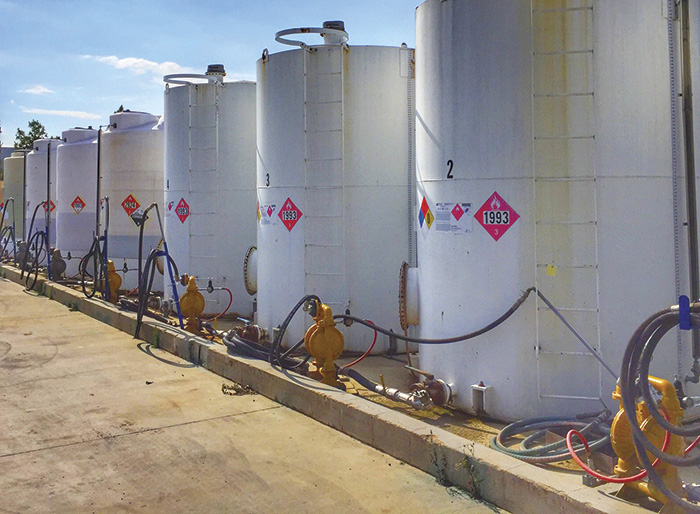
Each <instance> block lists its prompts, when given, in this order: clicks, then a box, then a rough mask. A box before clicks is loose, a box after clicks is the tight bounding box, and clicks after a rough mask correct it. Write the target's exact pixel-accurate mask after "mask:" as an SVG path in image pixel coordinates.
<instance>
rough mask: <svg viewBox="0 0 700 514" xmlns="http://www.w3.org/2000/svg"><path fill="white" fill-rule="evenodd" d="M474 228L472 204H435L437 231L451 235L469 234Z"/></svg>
mask: <svg viewBox="0 0 700 514" xmlns="http://www.w3.org/2000/svg"><path fill="white" fill-rule="evenodd" d="M473 227H474V218H473V216H472V204H471V203H465V202H457V203H455V202H442V203H436V204H435V230H437V231H438V232H446V233H450V234H457V235H460V234H469V233H470V232H472V230H473Z"/></svg>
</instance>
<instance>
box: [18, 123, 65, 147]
mask: <svg viewBox="0 0 700 514" xmlns="http://www.w3.org/2000/svg"><path fill="white" fill-rule="evenodd" d="M48 137H49V135H48V134H47V132H46V127H44V125H42V124H41V123H39V121H37V120H32V121H30V122H29V132H25V131H24V130H22V129H20V128H18V129H17V133H16V134H15V148H23V149H26V150H31V148H32V146H33V145H34V141H36V140H37V139H46V138H48ZM51 139H59V138H58V137H52V138H51Z"/></svg>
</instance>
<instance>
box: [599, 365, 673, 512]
mask: <svg viewBox="0 0 700 514" xmlns="http://www.w3.org/2000/svg"><path fill="white" fill-rule="evenodd" d="M649 384H650V385H651V386H652V387H653V388H654V389H656V390H657V391H658V392H659V393H660V394H661V401H660V410H661V411H662V412H665V414H666V415H667V416H668V420H669V422H670V423H672V424H674V425H678V424H679V423H680V421H681V419H682V418H683V415H684V410H683V408H682V407H681V404H680V401H679V400H678V395H677V394H676V390H675V388H674V387H673V384H671V383H670V382H669V381H668V380H663V379H660V378H656V377H652V376H650V377H649ZM612 397H613V399H614V400H617V401H618V403H619V404H620V410H619V411H618V413H617V414H616V415H615V419H613V422H612V425H611V427H610V442H611V444H612V447H613V450H614V451H615V454H616V455H617V457H618V460H617V465H616V466H615V474H616V475H617V476H620V477H627V476H632V475H636V474H637V473H639V472H640V471H641V470H642V469H643V468H642V465H641V463H640V462H639V458H638V456H637V449H636V447H635V444H634V438H633V436H632V431H631V429H630V426H629V420H628V419H627V416H626V414H625V410H624V407H623V405H622V394H621V392H620V386H619V385H618V386H617V387H616V388H615V392H614V393H613V394H612ZM635 417H636V419H637V424H638V425H639V428H640V429H641V430H642V432H643V433H644V435H645V436H646V437H647V438H648V439H649V440H650V441H651V442H652V443H653V444H654V446H656V447H657V448H659V449H661V448H662V447H663V443H664V439H665V437H666V431H665V430H664V429H663V428H662V427H661V426H660V425H659V424H658V423H657V422H656V420H655V419H654V418H653V417H652V416H651V415H650V414H649V408H648V407H647V405H646V403H645V402H644V401H640V402H638V403H637V406H636V413H635ZM666 453H668V454H669V455H677V456H682V455H683V453H684V449H683V438H682V437H680V436H677V435H675V434H671V440H670V441H669V445H668V447H667V448H666ZM647 455H648V456H649V458H650V459H651V460H652V462H653V461H654V460H655V457H654V456H653V455H651V454H649V453H647ZM655 469H656V471H658V473H659V474H660V475H661V476H663V477H664V482H665V483H666V485H667V486H668V487H669V488H670V489H671V490H672V491H673V492H675V493H676V494H678V495H679V496H682V495H683V488H682V483H681V480H680V478H679V477H678V469H677V468H676V467H675V466H672V465H670V464H667V463H665V462H660V463H659V464H658V465H657V466H656V467H655ZM640 494H641V495H644V496H648V497H651V498H654V499H655V500H657V501H659V502H661V503H664V504H667V503H668V498H666V496H664V495H663V494H662V493H661V492H660V491H659V490H658V489H657V488H656V487H655V486H654V484H652V483H648V482H644V481H641V480H638V481H636V482H632V483H629V484H625V485H624V486H623V487H622V489H620V491H619V492H618V493H617V496H618V497H620V498H623V499H632V498H634V497H635V496H639V495H640Z"/></svg>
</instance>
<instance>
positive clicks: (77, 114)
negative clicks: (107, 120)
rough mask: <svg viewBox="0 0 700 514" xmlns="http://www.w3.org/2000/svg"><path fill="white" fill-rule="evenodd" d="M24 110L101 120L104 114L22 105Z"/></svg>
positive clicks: (25, 111) (34, 112)
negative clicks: (31, 107)
mask: <svg viewBox="0 0 700 514" xmlns="http://www.w3.org/2000/svg"><path fill="white" fill-rule="evenodd" d="M22 112H24V113H27V114H48V115H51V116H65V117H68V118H79V119H81V120H99V119H102V116H100V115H99V114H93V113H91V112H85V111H57V110H53V109H30V108H27V107H22Z"/></svg>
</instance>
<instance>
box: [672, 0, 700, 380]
mask: <svg viewBox="0 0 700 514" xmlns="http://www.w3.org/2000/svg"><path fill="white" fill-rule="evenodd" d="M688 4H689V0H681V38H682V42H681V63H682V72H683V75H682V82H683V83H682V85H681V87H682V90H683V128H684V131H685V134H684V144H685V177H686V197H687V201H686V204H687V209H688V265H689V278H690V297H691V298H692V300H693V301H697V300H698V299H700V269H699V268H698V267H699V263H698V219H697V192H696V187H695V145H694V128H693V80H692V76H691V68H690V64H691V63H690V16H689V5H688ZM669 15H670V13H669ZM692 337H693V366H692V368H691V372H692V373H693V374H692V375H691V376H687V377H686V381H690V382H693V383H695V384H697V383H698V382H699V381H700V333H698V330H693V331H692Z"/></svg>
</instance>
